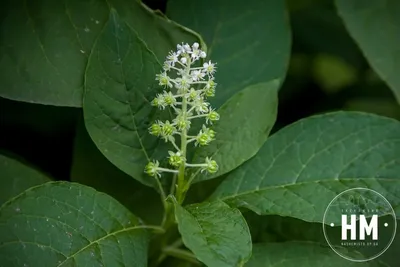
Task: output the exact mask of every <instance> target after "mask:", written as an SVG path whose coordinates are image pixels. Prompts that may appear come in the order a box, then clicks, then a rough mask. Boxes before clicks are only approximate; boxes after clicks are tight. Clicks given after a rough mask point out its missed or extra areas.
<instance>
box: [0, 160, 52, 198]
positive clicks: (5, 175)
mask: <svg viewBox="0 0 400 267" xmlns="http://www.w3.org/2000/svg"><path fill="white" fill-rule="evenodd" d="M49 181H50V179H49V178H48V177H47V176H46V175H44V174H43V173H41V172H39V171H37V170H35V169H33V168H31V167H29V166H27V165H25V164H23V163H21V162H19V161H18V160H15V159H13V158H10V157H7V156H4V155H1V154H0V206H1V205H2V204H3V203H4V202H6V201H7V200H8V199H10V198H11V197H14V196H16V195H18V194H19V193H21V192H23V191H25V190H26V189H28V188H30V187H33V186H35V185H39V184H43V183H46V182H49Z"/></svg>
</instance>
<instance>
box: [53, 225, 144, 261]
mask: <svg viewBox="0 0 400 267" xmlns="http://www.w3.org/2000/svg"><path fill="white" fill-rule="evenodd" d="M146 228H147V226H145V225H137V226H132V227H128V228H124V229H121V230H118V231H115V232H111V233H108V234H107V235H105V236H103V237H100V238H98V239H96V240H94V241H91V242H90V243H89V244H87V245H86V246H84V247H83V248H81V249H80V250H78V251H77V252H75V253H73V254H71V255H69V256H68V257H67V258H66V259H65V260H63V261H62V262H61V263H59V264H58V265H57V267H60V266H62V265H63V264H64V263H66V262H67V261H68V260H69V259H72V258H74V257H76V256H77V255H78V254H79V253H81V252H83V251H85V250H86V249H88V248H90V247H91V246H92V245H94V244H99V243H100V242H101V241H103V240H105V239H107V238H109V237H111V236H116V235H118V234H121V233H125V232H128V231H134V230H138V229H146Z"/></svg>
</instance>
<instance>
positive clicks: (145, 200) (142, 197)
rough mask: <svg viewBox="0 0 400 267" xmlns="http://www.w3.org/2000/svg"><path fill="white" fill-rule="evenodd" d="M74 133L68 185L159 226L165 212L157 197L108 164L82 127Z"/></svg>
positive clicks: (154, 192)
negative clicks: (86, 189) (112, 201)
mask: <svg viewBox="0 0 400 267" xmlns="http://www.w3.org/2000/svg"><path fill="white" fill-rule="evenodd" d="M76 131H77V133H76V137H75V144H74V153H73V160H72V166H71V174H70V177H71V181H73V182H77V183H80V184H84V185H87V186H90V187H93V188H95V189H96V190H98V191H101V192H104V193H106V194H108V195H110V196H112V197H113V198H115V199H116V200H118V201H119V202H120V203H121V204H123V205H124V206H125V207H127V208H128V209H129V210H130V211H131V212H132V213H134V214H135V215H137V216H139V217H140V218H141V219H142V220H143V221H145V222H146V223H147V224H159V223H160V222H161V219H162V215H163V212H164V210H163V206H162V203H161V200H160V196H159V195H158V193H157V192H156V191H155V190H154V189H153V188H150V187H147V186H145V185H143V184H141V183H139V182H138V181H136V180H135V179H132V177H130V176H129V175H127V174H126V173H124V172H123V171H121V170H120V169H118V168H117V167H116V166H115V165H114V164H112V163H111V162H110V161H108V160H107V159H106V158H105V157H104V156H103V154H101V152H100V151H99V150H98V149H97V147H96V145H95V144H94V143H93V141H92V140H91V139H90V136H89V134H88V133H87V131H86V129H85V126H84V125H83V123H79V125H78V127H77V130H76ZM138 204H140V205H138Z"/></svg>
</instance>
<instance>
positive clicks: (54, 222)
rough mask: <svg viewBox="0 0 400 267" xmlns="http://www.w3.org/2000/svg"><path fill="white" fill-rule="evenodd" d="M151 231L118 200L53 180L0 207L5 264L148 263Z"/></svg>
mask: <svg viewBox="0 0 400 267" xmlns="http://www.w3.org/2000/svg"><path fill="white" fill-rule="evenodd" d="M147 245H148V234H147V232H146V230H145V229H143V226H141V225H140V220H139V219H138V218H137V217H135V216H134V215H133V214H131V213H130V212H129V211H128V210H127V209H126V208H124V207H123V206H122V205H121V204H119V203H118V202H117V201H116V200H114V199H113V198H111V197H109V196H108V195H105V194H103V193H99V192H97V191H95V190H93V189H92V188H90V187H86V186H83V185H79V184H75V183H67V182H50V183H46V184H43V185H39V186H36V187H33V188H31V189H28V190H27V191H25V192H23V193H22V194H20V195H19V196H17V197H16V198H13V199H11V200H10V201H8V202H6V203H5V204H4V205H3V206H1V208H0V262H1V263H2V265H3V266H16V267H17V266H18V267H19V266H60V267H61V266H118V265H120V264H122V265H124V266H147Z"/></svg>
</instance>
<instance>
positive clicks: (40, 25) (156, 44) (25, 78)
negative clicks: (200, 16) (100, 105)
mask: <svg viewBox="0 0 400 267" xmlns="http://www.w3.org/2000/svg"><path fill="white" fill-rule="evenodd" d="M3 2H4V1H3ZM112 8H115V9H116V10H117V11H118V12H120V13H121V16H122V17H123V19H124V20H125V21H126V22H127V23H128V24H129V25H130V26H132V27H135V30H136V31H137V32H138V34H140V36H141V38H142V39H144V40H146V43H147V45H148V47H149V48H150V49H152V50H153V51H154V53H155V54H156V55H157V57H158V59H159V60H163V59H164V58H165V56H166V55H167V53H168V51H169V50H170V48H171V46H175V45H176V43H178V42H181V41H183V40H196V41H198V42H200V41H201V40H200V38H199V36H197V35H196V34H195V33H193V32H191V31H189V30H187V29H185V28H183V27H181V26H179V25H177V24H176V23H174V22H172V21H169V20H167V19H165V18H164V17H162V16H159V15H158V14H156V13H155V12H153V11H151V10H150V9H148V8H147V7H146V6H144V5H143V4H141V3H140V1H137V0H132V1H131V0H108V1H104V0H92V1H89V0H85V1H82V0H69V1H66V0H62V1H49V0H27V1H14V0H6V1H5V3H2V8H1V10H0V16H1V17H2V18H3V19H2V21H1V24H0V29H1V32H2V36H1V39H0V81H1V82H0V96H2V97H5V98H9V99H13V100H18V101H25V102H31V103H40V104H49V105H57V106H72V107H80V106H82V92H83V81H84V73H85V68H86V64H87V61H88V57H89V55H90V54H91V52H92V49H93V45H94V43H95V40H96V39H97V38H98V36H99V34H100V33H101V31H102V30H103V27H104V26H105V24H106V22H107V20H108V17H109V14H110V10H111V9H112ZM160 36H163V37H164V38H160Z"/></svg>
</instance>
